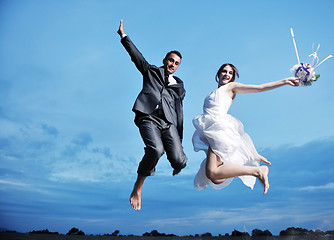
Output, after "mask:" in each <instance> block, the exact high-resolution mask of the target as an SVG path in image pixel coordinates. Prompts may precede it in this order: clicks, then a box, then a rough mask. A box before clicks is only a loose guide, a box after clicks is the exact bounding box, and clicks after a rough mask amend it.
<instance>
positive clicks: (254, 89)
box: [229, 77, 299, 94]
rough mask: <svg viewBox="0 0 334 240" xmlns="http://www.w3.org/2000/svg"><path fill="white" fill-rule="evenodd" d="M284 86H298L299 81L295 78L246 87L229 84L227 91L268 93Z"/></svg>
mask: <svg viewBox="0 0 334 240" xmlns="http://www.w3.org/2000/svg"><path fill="white" fill-rule="evenodd" d="M284 85H291V86H299V79H298V78H296V77H290V78H284V79H282V80H279V81H276V82H269V83H264V84H260V85H246V84H242V83H237V82H233V83H231V85H230V87H229V90H230V91H231V92H232V93H233V94H236V93H255V92H264V91H269V90H272V89H275V88H279V87H282V86H284Z"/></svg>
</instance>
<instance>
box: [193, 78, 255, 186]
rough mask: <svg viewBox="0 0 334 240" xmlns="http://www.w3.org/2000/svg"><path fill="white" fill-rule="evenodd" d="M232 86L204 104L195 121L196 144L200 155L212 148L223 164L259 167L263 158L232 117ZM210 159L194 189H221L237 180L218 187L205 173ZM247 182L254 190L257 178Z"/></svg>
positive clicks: (202, 168)
mask: <svg viewBox="0 0 334 240" xmlns="http://www.w3.org/2000/svg"><path fill="white" fill-rule="evenodd" d="M227 85H228V84H226V85H224V86H221V87H219V88H218V89H217V90H215V91H213V92H212V93H210V94H209V95H208V96H207V97H206V98H205V101H204V106H203V114H202V115H199V116H197V117H195V118H194V119H193V124H194V126H195V128H196V130H195V133H194V135H193V138H192V141H193V145H194V150H195V151H196V152H198V151H200V150H203V151H205V153H207V151H208V147H209V146H210V147H211V149H212V151H213V152H214V153H215V154H216V155H217V156H219V158H220V160H221V161H222V162H223V163H234V164H239V165H248V166H259V161H260V159H259V155H258V153H257V151H256V150H255V147H254V145H253V142H252V140H251V138H250V137H249V135H248V134H247V133H245V132H244V127H243V125H242V123H241V122H240V121H239V120H238V119H236V118H235V117H233V116H231V115H230V114H228V113H227V112H228V110H229V108H230V106H231V104H232V102H233V100H232V99H231V98H230V97H229V96H228V95H227V94H226V93H225V89H226V87H227ZM205 166H206V159H204V160H203V162H202V164H201V166H200V169H199V171H198V173H197V175H196V177H195V179H194V186H195V187H196V188H197V189H199V190H202V189H205V188H206V187H207V186H208V185H210V186H211V187H213V188H215V189H221V188H224V187H226V186H227V185H229V184H230V183H231V182H232V180H233V178H228V179H226V180H225V181H224V182H223V183H221V184H214V183H213V182H211V180H209V179H208V178H207V176H206V174H205ZM239 178H240V179H241V180H242V181H243V183H244V184H245V185H246V186H248V187H250V188H251V189H253V187H254V184H255V181H256V178H255V177H254V176H249V175H245V176H240V177H239Z"/></svg>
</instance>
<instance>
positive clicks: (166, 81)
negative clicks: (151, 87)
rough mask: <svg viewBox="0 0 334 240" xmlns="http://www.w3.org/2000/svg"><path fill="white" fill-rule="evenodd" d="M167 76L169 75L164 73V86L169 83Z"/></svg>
mask: <svg viewBox="0 0 334 240" xmlns="http://www.w3.org/2000/svg"><path fill="white" fill-rule="evenodd" d="M168 77H169V75H168V74H166V75H165V86H168V84H169V80H168Z"/></svg>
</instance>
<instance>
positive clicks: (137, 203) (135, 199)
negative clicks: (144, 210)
mask: <svg viewBox="0 0 334 240" xmlns="http://www.w3.org/2000/svg"><path fill="white" fill-rule="evenodd" d="M130 204H131V206H132V208H133V209H134V210H140V208H141V191H140V190H139V191H138V190H136V189H133V190H132V193H131V196H130Z"/></svg>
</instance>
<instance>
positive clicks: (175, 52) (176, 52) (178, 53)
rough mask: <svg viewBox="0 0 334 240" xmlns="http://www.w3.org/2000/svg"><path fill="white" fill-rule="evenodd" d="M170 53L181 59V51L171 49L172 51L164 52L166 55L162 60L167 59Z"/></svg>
mask: <svg viewBox="0 0 334 240" xmlns="http://www.w3.org/2000/svg"><path fill="white" fill-rule="evenodd" d="M172 53H174V54H176V55H178V56H179V57H180V58H181V59H182V55H181V53H180V52H179V51H176V50H173V51H170V52H168V53H167V54H166V57H165V58H164V60H163V62H165V61H166V60H167V59H168V57H169V55H171V54H172Z"/></svg>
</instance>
